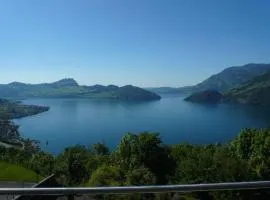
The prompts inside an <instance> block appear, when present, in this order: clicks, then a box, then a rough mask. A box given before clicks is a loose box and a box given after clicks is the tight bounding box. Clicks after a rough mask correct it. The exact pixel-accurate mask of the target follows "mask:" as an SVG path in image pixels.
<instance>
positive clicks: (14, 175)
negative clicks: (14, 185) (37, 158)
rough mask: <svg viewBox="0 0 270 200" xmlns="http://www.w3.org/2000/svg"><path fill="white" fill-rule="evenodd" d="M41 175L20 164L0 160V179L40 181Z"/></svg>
mask: <svg viewBox="0 0 270 200" xmlns="http://www.w3.org/2000/svg"><path fill="white" fill-rule="evenodd" d="M41 179H42V177H41V176H39V175H38V174H36V173H35V172H34V171H32V170H29V169H26V168H24V167H22V166H20V165H15V164H10V163H7V162H3V161H0V181H19V182H38V181H40V180H41Z"/></svg>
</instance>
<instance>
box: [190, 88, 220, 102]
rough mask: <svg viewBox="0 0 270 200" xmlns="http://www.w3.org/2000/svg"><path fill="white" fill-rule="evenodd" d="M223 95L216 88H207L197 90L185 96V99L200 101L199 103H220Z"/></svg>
mask: <svg viewBox="0 0 270 200" xmlns="http://www.w3.org/2000/svg"><path fill="white" fill-rule="evenodd" d="M222 98H223V96H222V94H221V93H219V92H218V91H216V90H206V91H203V92H197V93H194V94H192V95H191V96H189V97H187V98H185V101H190V102H198V103H212V104H213V103H219V102H220V101H221V100H222Z"/></svg>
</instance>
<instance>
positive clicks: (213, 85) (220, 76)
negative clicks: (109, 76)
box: [148, 63, 270, 94]
mask: <svg viewBox="0 0 270 200" xmlns="http://www.w3.org/2000/svg"><path fill="white" fill-rule="evenodd" d="M268 71H270V64H256V63H249V64H246V65H243V66H234V67H229V68H226V69H224V70H222V71H221V72H219V73H217V74H214V75H212V76H210V77H209V78H207V79H206V80H204V81H202V82H200V83H198V84H196V85H193V86H186V87H180V88H171V87H161V88H150V89H148V90H149V91H152V92H156V93H158V94H163V93H188V94H190V93H195V92H202V91H205V90H216V91H218V92H225V91H228V90H230V89H232V88H234V87H238V86H240V85H242V84H244V83H246V82H247V81H249V80H251V79H253V78H254V77H256V76H260V75H263V74H265V73H267V72H268Z"/></svg>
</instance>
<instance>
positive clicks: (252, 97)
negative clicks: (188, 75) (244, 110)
mask: <svg viewBox="0 0 270 200" xmlns="http://www.w3.org/2000/svg"><path fill="white" fill-rule="evenodd" d="M186 100H187V101H192V102H199V103H220V102H222V103H240V104H250V105H258V106H264V107H269V106H270V72H267V73H265V74H263V75H261V76H257V77H255V78H253V79H252V80H250V81H248V82H247V83H245V84H243V85H242V86H239V87H236V88H234V89H231V90H229V91H228V92H225V93H224V94H222V95H221V94H220V93H218V92H215V91H203V92H199V93H195V94H193V95H191V96H189V97H188V98H186Z"/></svg>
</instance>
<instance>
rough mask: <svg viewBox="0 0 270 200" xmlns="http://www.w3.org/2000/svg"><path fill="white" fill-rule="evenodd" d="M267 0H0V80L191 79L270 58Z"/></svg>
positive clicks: (146, 82) (144, 82) (162, 82)
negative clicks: (66, 78)
mask: <svg viewBox="0 0 270 200" xmlns="http://www.w3.org/2000/svg"><path fill="white" fill-rule="evenodd" d="M269 9H270V1H266V0H265V1H264V0H261V1H257V0H253V1H251V0H243V1H242V0H237V1H236V0H223V1H221V0H168V1H166V0H106V1H105V0H44V1H37V0H24V1H21V0H1V1H0V27H1V29H0V68H1V74H0V82H1V83H8V82H12V81H21V82H27V83H38V82H51V81H55V80H58V79H61V78H64V77H72V78H74V79H76V80H77V81H78V82H79V83H80V84H87V85H91V84H105V85H107V84H116V85H125V84H133V85H138V86H144V87H152V86H184V85H191V84H195V83H197V82H199V81H201V80H203V79H205V78H207V77H208V76H209V75H211V74H213V73H217V72H219V71H221V70H222V69H223V68H225V67H229V66H237V65H243V64H246V63H250V62H254V63H270V37H269V36H270V12H269Z"/></svg>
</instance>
